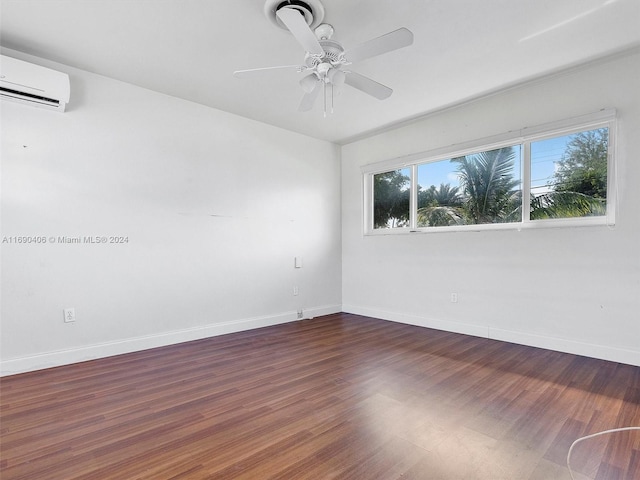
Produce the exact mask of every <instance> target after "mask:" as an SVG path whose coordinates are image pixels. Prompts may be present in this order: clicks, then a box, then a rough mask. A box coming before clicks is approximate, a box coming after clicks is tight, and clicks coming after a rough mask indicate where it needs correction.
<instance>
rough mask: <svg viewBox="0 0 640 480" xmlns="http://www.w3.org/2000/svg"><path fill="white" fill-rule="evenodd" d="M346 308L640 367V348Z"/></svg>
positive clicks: (373, 310) (347, 310)
mask: <svg viewBox="0 0 640 480" xmlns="http://www.w3.org/2000/svg"><path fill="white" fill-rule="evenodd" d="M342 311H343V312H345V313H353V314H356V315H365V316H368V317H374V318H380V319H382V320H389V321H392V322H398V323H405V324H408V325H416V326H419V327H427V328H434V329H436V330H444V331H447V332H453V333H463V334H465V335H472V336H475V337H483V338H490V339H493V340H501V341H504V342H509V343H517V344H519V345H528V346H530V347H538V348H544V349H547V350H555V351H557V352H564V353H572V354H574V355H581V356H585V357H591V358H598V359H601V360H609V361H612V362H619V363H626V364H628V365H634V366H640V351H638V350H627V349H624V348H618V347H611V346H609V345H598V344H592V343H583V342H577V341H574V340H567V339H564V338H556V337H548V336H544V335H536V334H531V333H527V332H516V331H511V330H503V329H499V328H492V327H489V326H486V325H485V326H483V325H471V324H467V323H458V322H451V321H447V320H440V319H433V318H428V317H421V316H418V315H410V314H406V313H400V312H388V311H384V310H379V309H375V308H369V307H361V306H357V305H343V306H342Z"/></svg>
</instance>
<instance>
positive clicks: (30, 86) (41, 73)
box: [0, 55, 70, 112]
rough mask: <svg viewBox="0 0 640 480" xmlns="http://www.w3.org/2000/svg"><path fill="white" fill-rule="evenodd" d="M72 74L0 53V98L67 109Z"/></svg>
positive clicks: (51, 108) (56, 108)
mask: <svg viewBox="0 0 640 480" xmlns="http://www.w3.org/2000/svg"><path fill="white" fill-rule="evenodd" d="M69 91H70V89H69V75H67V74H66V73H61V72H56V71H55V70H51V69H50V68H45V67H41V66H39V65H34V64H32V63H28V62H23V61H22V60H17V59H15V58H11V57H6V56H4V55H0V97H1V98H2V99H5V100H10V101H13V102H20V103H23V104H26V105H32V106H34V107H41V108H47V109H50V110H57V111H59V112H64V108H65V106H66V105H67V103H68V102H69Z"/></svg>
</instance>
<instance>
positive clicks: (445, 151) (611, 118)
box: [360, 109, 617, 235]
mask: <svg viewBox="0 0 640 480" xmlns="http://www.w3.org/2000/svg"><path fill="white" fill-rule="evenodd" d="M602 127H607V128H608V129H609V142H608V155H607V213H606V215H602V216H598V217H579V218H556V219H544V220H530V219H529V218H528V217H529V215H528V214H527V215H524V216H525V217H527V218H523V220H522V221H520V222H512V223H491V224H477V225H452V226H446V227H444V226H443V227H417V226H416V218H417V195H416V194H415V193H414V192H416V191H417V168H418V165H419V164H424V163H429V162H437V161H440V160H446V159H450V158H455V157H462V156H465V155H470V154H474V153H478V152H482V151H489V150H495V149H498V148H502V147H507V146H513V145H522V170H523V171H522V202H523V205H522V207H523V208H522V211H523V214H524V212H529V196H530V195H529V194H530V189H531V149H530V146H531V142H536V141H540V140H545V139H547V138H553V137H558V136H561V135H569V134H571V133H577V132H581V131H586V130H592V129H596V128H602ZM615 146H616V110H615V109H602V110H600V111H598V112H595V113H590V114H587V115H582V116H579V117H574V118H570V119H566V120H560V121H556V122H550V123H546V124H543V125H537V126H534V127H524V128H521V129H520V130H517V131H510V132H507V133H503V134H499V135H494V136H491V137H485V138H482V139H477V140H473V141H470V142H464V143H460V144H455V145H450V146H448V147H441V148H437V149H433V150H428V151H424V152H418V153H413V154H410V155H405V156H402V157H396V158H392V159H388V160H383V161H381V162H376V163H371V164H367V165H363V166H362V167H361V169H360V170H361V172H362V178H363V197H362V198H363V213H364V214H363V226H364V234H365V235H398V234H407V233H443V232H462V231H472V232H476V231H485V230H523V229H535V228H557V227H582V226H594V225H606V226H613V225H615V212H616V207H617V205H616V204H617V189H616V165H615V163H616V162H615ZM402 168H410V169H411V192H412V194H411V197H410V204H409V211H410V213H409V217H410V225H409V226H407V227H400V228H378V229H375V228H373V176H374V175H376V174H379V173H385V172H389V171H392V170H398V169H402Z"/></svg>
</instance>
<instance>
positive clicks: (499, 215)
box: [451, 147, 522, 224]
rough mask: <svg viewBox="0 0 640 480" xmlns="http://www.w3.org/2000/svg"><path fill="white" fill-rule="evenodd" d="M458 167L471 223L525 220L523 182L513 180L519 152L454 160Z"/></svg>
mask: <svg viewBox="0 0 640 480" xmlns="http://www.w3.org/2000/svg"><path fill="white" fill-rule="evenodd" d="M451 161H452V162H454V163H457V164H458V174H459V178H460V183H461V185H462V189H463V196H464V211H465V216H466V217H467V218H466V220H467V223H470V224H480V223H505V222H513V221H519V220H520V219H521V217H522V214H521V210H522V206H521V202H520V198H521V197H520V195H521V192H520V189H517V188H516V187H517V186H518V185H519V183H520V181H519V180H518V179H516V178H514V176H513V170H514V165H515V152H514V150H513V148H512V147H505V148H499V149H497V150H490V151H487V152H481V153H477V154H474V155H467V156H466V157H458V158H454V159H452V160H451Z"/></svg>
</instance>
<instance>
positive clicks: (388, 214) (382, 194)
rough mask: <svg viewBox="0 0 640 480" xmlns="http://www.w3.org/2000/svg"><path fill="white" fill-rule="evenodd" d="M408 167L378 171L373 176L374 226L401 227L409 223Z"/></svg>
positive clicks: (409, 181) (409, 180) (409, 179)
mask: <svg viewBox="0 0 640 480" xmlns="http://www.w3.org/2000/svg"><path fill="white" fill-rule="evenodd" d="M410 186H411V173H410V170H409V169H408V168H403V169H400V170H393V171H390V172H383V173H378V174H375V175H374V176H373V225H374V228H402V227H407V226H408V225H409V190H410Z"/></svg>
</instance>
